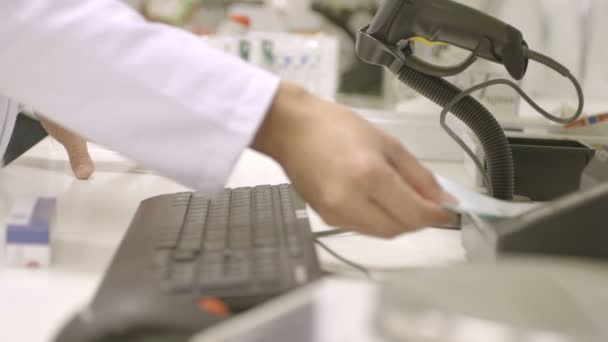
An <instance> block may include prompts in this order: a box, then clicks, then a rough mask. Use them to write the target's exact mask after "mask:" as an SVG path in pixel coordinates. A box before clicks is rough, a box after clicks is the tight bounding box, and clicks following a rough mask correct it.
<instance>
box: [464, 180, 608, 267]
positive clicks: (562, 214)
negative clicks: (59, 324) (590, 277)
mask: <svg viewBox="0 0 608 342" xmlns="http://www.w3.org/2000/svg"><path fill="white" fill-rule="evenodd" d="M606 208H608V184H602V185H599V186H597V187H595V188H593V189H591V190H588V191H585V192H577V193H574V194H571V195H568V196H565V197H562V198H561V199H559V200H556V201H553V202H549V203H546V204H544V205H543V206H541V207H539V208H538V209H535V210H532V211H530V212H528V213H526V214H524V215H520V216H518V217H516V218H512V219H508V220H501V221H485V220H482V219H480V218H478V217H474V216H466V217H464V218H463V228H462V232H463V235H462V243H463V246H464V248H465V250H466V252H467V255H468V257H469V259H472V260H492V259H496V258H497V257H500V256H501V255H505V254H513V253H515V254H546V255H559V256H574V257H589V258H595V259H602V260H608V224H607V222H608V210H606Z"/></svg>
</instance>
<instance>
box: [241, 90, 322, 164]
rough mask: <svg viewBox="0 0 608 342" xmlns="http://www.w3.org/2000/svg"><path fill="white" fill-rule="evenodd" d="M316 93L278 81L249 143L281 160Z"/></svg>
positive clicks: (257, 149)
mask: <svg viewBox="0 0 608 342" xmlns="http://www.w3.org/2000/svg"><path fill="white" fill-rule="evenodd" d="M315 99H316V97H315V96H313V95H312V94H310V93H309V92H308V91H306V90H305V89H304V88H302V87H300V86H298V85H295V84H293V83H289V82H281V84H280V85H279V89H278V91H277V94H276V96H275V98H274V101H273V102H272V105H271V106H270V109H269V111H268V113H267V114H266V117H265V118H264V121H263V122H262V124H261V125H260V128H259V130H258V132H257V134H256V136H255V138H254V140H253V143H252V145H251V147H252V148H253V149H255V150H256V151H258V152H261V153H264V154H266V155H268V156H270V157H271V158H273V159H275V160H277V161H278V162H279V163H282V162H283V160H284V156H286V155H287V153H288V151H287V150H288V149H289V148H288V145H289V143H290V142H291V141H292V140H293V139H294V138H295V135H296V134H297V133H298V128H299V127H302V126H301V125H300V123H302V120H305V119H306V117H307V116H308V115H307V114H306V112H307V108H310V105H311V104H312V103H313V102H314V101H315Z"/></svg>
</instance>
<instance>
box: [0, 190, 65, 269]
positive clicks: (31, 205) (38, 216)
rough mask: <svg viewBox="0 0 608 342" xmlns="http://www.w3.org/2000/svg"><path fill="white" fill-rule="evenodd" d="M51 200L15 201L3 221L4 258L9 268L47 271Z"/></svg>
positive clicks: (53, 204) (49, 245)
mask: <svg viewBox="0 0 608 342" xmlns="http://www.w3.org/2000/svg"><path fill="white" fill-rule="evenodd" d="M55 208H56V200H55V199H54V198H19V199H16V200H15V203H14V205H13V208H12V209H11V212H10V214H9V217H8V219H7V227H6V256H5V260H6V262H7V264H8V265H10V266H17V267H31V268H37V267H47V266H49V264H50V262H51V222H52V220H53V217H54V216H55Z"/></svg>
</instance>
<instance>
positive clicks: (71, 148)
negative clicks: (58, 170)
mask: <svg viewBox="0 0 608 342" xmlns="http://www.w3.org/2000/svg"><path fill="white" fill-rule="evenodd" d="M36 116H37V117H38V119H40V123H41V124H42V127H44V129H45V130H46V131H47V132H48V133H49V135H50V136H51V137H53V138H54V139H55V140H57V141H58V142H59V143H61V144H62V145H63V147H64V148H65V150H66V151H67V153H68V156H69V158H70V166H71V167H72V171H73V172H74V176H76V178H78V179H82V180H85V179H89V178H90V177H91V175H92V174H93V171H95V165H94V164H93V160H92V159H91V156H90V155H89V148H88V146H87V141H86V140H85V139H84V138H83V137H81V136H79V135H78V134H76V133H73V132H71V131H69V130H67V129H65V128H63V127H61V126H60V125H58V124H56V123H54V122H52V121H50V120H49V119H47V118H45V117H44V116H43V115H41V114H40V113H36Z"/></svg>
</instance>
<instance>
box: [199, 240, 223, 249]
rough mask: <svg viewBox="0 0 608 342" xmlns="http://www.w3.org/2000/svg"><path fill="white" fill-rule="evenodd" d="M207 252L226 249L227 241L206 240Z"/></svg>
mask: <svg viewBox="0 0 608 342" xmlns="http://www.w3.org/2000/svg"><path fill="white" fill-rule="evenodd" d="M203 248H204V250H205V251H221V250H223V249H224V248H226V241H225V240H205V242H204V243H203Z"/></svg>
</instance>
